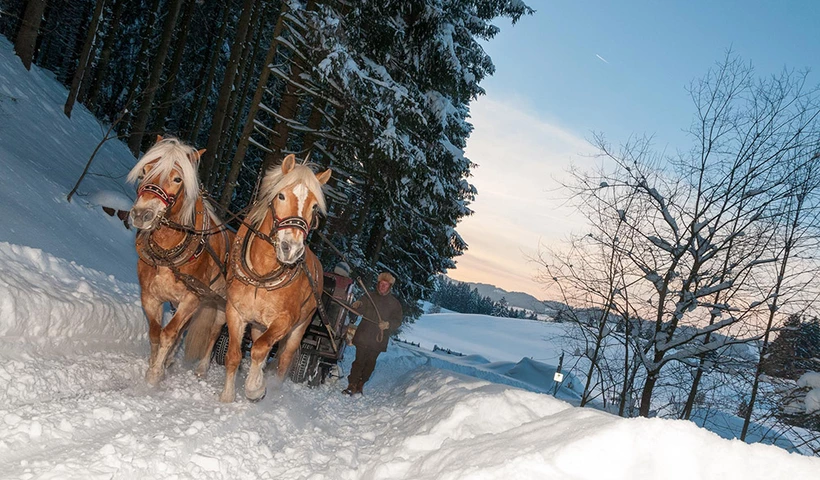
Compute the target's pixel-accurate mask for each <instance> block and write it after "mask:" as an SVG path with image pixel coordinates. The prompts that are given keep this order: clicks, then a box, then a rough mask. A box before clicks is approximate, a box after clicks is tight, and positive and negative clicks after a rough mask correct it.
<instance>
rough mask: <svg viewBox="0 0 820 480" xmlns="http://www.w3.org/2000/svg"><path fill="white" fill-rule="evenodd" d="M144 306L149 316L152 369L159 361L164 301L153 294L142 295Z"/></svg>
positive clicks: (149, 362) (149, 363) (150, 362)
mask: <svg viewBox="0 0 820 480" xmlns="http://www.w3.org/2000/svg"><path fill="white" fill-rule="evenodd" d="M142 308H143V310H145V316H146V317H147V318H148V340H149V341H150V342H151V356H149V357H148V368H149V369H150V368H151V366H152V365H154V364H155V363H156V361H157V351H158V350H159V337H160V334H161V333H162V302H160V301H159V300H157V299H156V298H154V297H153V296H151V295H146V294H143V295H142Z"/></svg>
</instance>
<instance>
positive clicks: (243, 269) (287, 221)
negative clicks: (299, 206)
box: [232, 202, 319, 291]
mask: <svg viewBox="0 0 820 480" xmlns="http://www.w3.org/2000/svg"><path fill="white" fill-rule="evenodd" d="M268 209H269V210H270V214H271V218H272V219H273V225H272V226H271V230H270V233H269V234H267V235H266V234H264V233H262V232H260V231H258V230H257V229H255V228H252V227H251V226H249V225H247V224H246V226H247V227H248V233H247V234H246V235H244V238H240V237H239V236H237V238H236V241H235V242H234V248H233V249H232V250H233V251H232V255H233V256H234V259H235V260H238V262H237V263H236V267H237V268H236V269H235V270H234V273H235V278H237V279H238V280H239V281H241V282H242V283H244V284H246V285H250V286H253V287H256V288H264V289H265V290H268V291H271V290H276V289H279V288H283V287H285V286H287V285H290V283H291V282H293V281H294V280H295V279H296V276H297V275H298V273H299V272H300V271H304V272H305V274H308V272H307V270H306V266H305V261H304V260H305V254H304V252H302V256H301V257H300V258H299V259H297V260H296V261H295V262H294V263H292V264H291V265H284V264H281V265H280V266H279V268H276V269H274V270H273V271H272V272H269V273H267V274H264V275H260V274H258V273H256V272H254V271H253V269H252V268H251V266H250V265H249V264H248V260H247V256H246V253H247V251H248V248H249V247H250V239H251V235H255V236H257V237H259V238H261V239H262V240H264V241H266V242H267V243H269V244H270V245H271V246H273V248H278V246H279V240H278V238H277V235H276V232H278V231H279V230H285V229H288V228H292V229H296V230H299V231H301V232H302V233H304V234H305V237H304V238H305V241H307V236H308V234H309V233H310V231H311V230H314V229H315V228H317V227H318V224H319V215H318V214H317V212H316V211H315V210H314V212H313V218H312V219H311V222H310V224H308V222H307V220H305V218H304V217H301V216H298V215H293V216H290V217H285V218H279V217H278V216H277V215H276V210H275V209H274V208H273V202H271V203H270V205H269V206H268ZM299 267H302V268H299ZM307 276H308V277H310V275H309V274H308V275H307ZM309 279H310V278H309Z"/></svg>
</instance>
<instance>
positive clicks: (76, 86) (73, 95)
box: [63, 0, 105, 118]
mask: <svg viewBox="0 0 820 480" xmlns="http://www.w3.org/2000/svg"><path fill="white" fill-rule="evenodd" d="M104 6H105V0H97V3H96V5H94V13H93V14H92V15H91V22H89V24H88V32H87V33H86V35H85V42H84V43H83V50H82V52H80V60H79V61H78V62H77V69H76V70H75V71H74V78H72V79H71V88H70V89H69V91H68V100H66V102H65V108H63V111H64V112H65V115H66V117H68V118H71V111H72V110H73V109H74V102H75V101H76V100H77V94H78V93H79V91H80V84H81V83H82V81H83V76H84V75H85V72H86V68H87V67H88V62H89V58H90V57H91V49H92V48H93V47H94V39H95V38H96V37H97V27H98V26H99V24H100V17H101V16H102V11H103V7H104ZM86 81H88V80H87V79H86Z"/></svg>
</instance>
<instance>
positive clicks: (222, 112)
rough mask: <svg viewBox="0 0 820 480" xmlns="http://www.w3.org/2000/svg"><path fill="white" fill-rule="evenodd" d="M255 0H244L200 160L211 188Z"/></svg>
mask: <svg viewBox="0 0 820 480" xmlns="http://www.w3.org/2000/svg"><path fill="white" fill-rule="evenodd" d="M253 4H254V1H253V0H244V2H243V4H242V14H241V15H240V16H239V25H238V26H237V27H236V36H235V37H234V42H233V45H232V46H231V57H230V59H228V65H227V66H226V67H225V76H224V77H223V78H222V87H221V88H220V89H219V99H218V100H217V102H216V110H215V111H214V114H213V122H212V123H211V130H210V132H209V133H208V143H207V145H206V147H205V154H203V155H202V160H201V162H200V168H199V171H200V175H199V176H200V178H201V179H202V182H203V183H204V184H205V187H206V188H210V186H211V181H212V178H211V177H212V174H213V169H214V165H216V164H217V162H218V160H219V159H218V158H217V155H218V153H219V152H218V150H219V139H220V137H221V136H222V126H223V125H224V124H225V117H226V116H227V112H228V110H229V108H230V105H228V102H229V100H230V98H231V89H232V87H233V81H234V77H235V76H236V69H237V67H238V66H239V58H240V55H241V54H242V44H243V43H244V40H245V36H246V35H247V32H248V24H250V20H251V12H252V11H253Z"/></svg>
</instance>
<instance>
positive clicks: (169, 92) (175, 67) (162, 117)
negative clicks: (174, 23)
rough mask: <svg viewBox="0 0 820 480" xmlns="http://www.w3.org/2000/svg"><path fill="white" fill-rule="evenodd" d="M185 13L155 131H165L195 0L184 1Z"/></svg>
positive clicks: (158, 111) (179, 28)
mask: <svg viewBox="0 0 820 480" xmlns="http://www.w3.org/2000/svg"><path fill="white" fill-rule="evenodd" d="M185 1H186V2H187V3H186V4H185V11H184V13H183V14H182V19H181V23H180V25H179V27H178V28H177V41H176V45H175V46H174V56H173V57H172V58H171V65H170V67H169V69H168V75H167V77H166V78H165V85H164V88H163V92H162V97H161V98H160V101H159V105H158V106H157V116H156V120H155V124H156V128H155V129H156V131H158V132H164V131H165V121H166V117H167V116H168V111H169V110H170V109H171V102H172V99H173V97H174V86H175V85H176V83H177V74H178V73H179V67H180V65H182V56H183V54H184V53H185V44H186V43H187V41H188V31H189V29H190V26H191V19H192V18H193V17H194V7H195V6H196V2H197V0H185Z"/></svg>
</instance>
